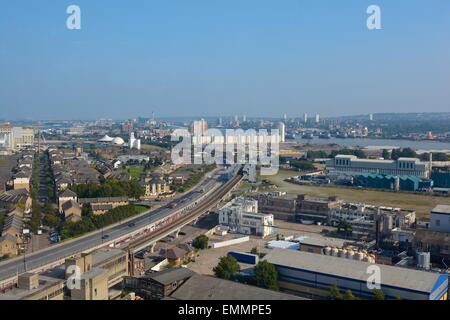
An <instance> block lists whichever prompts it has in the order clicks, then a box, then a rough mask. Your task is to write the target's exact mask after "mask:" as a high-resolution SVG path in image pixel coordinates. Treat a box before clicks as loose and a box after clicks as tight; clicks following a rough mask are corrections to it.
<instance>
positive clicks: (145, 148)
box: [141, 144, 165, 152]
mask: <svg viewBox="0 0 450 320" xmlns="http://www.w3.org/2000/svg"><path fill="white" fill-rule="evenodd" d="M141 150H143V151H150V152H152V151H158V152H161V151H165V149H164V148H161V147H158V146H154V145H151V144H142V145H141Z"/></svg>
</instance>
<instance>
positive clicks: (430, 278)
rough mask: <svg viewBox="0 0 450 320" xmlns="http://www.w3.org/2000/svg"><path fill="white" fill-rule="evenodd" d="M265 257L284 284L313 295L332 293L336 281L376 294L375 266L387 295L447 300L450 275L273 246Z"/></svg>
mask: <svg viewBox="0 0 450 320" xmlns="http://www.w3.org/2000/svg"><path fill="white" fill-rule="evenodd" d="M264 260H266V261H267V262H269V263H271V264H273V265H274V266H275V268H276V269H277V271H278V279H279V282H278V283H279V285H280V287H281V288H283V289H286V290H290V291H297V292H301V293H303V294H308V295H311V296H328V295H329V290H330V287H331V286H333V285H335V286H337V287H338V288H339V289H340V290H341V291H342V292H345V291H346V290H351V291H352V293H353V294H354V295H356V296H358V297H362V298H369V299H371V298H372V297H373V287H372V286H373V285H375V284H376V283H374V282H373V277H371V276H372V275H373V273H374V271H373V270H379V272H380V275H381V277H380V279H379V280H380V283H378V284H376V285H379V288H380V289H381V290H382V291H383V293H384V294H385V297H386V299H397V298H401V299H406V300H447V297H448V294H447V292H448V275H447V274H440V273H434V272H426V271H419V270H413V269H408V268H400V267H393V266H388V265H380V264H374V263H371V262H364V261H358V260H354V259H343V258H339V257H335V256H330V255H321V254H316V253H309V252H303V251H296V250H286V249H273V250H271V251H270V252H269V253H268V254H267V255H266V256H265V257H264Z"/></svg>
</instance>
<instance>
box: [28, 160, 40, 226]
mask: <svg viewBox="0 0 450 320" xmlns="http://www.w3.org/2000/svg"><path fill="white" fill-rule="evenodd" d="M40 167H41V161H40V158H39V153H35V154H34V160H33V172H32V176H31V192H30V193H31V199H32V204H31V219H30V222H29V226H30V230H31V232H33V233H37V231H38V229H39V227H40V225H41V218H42V212H41V206H40V204H39V202H38V194H39V185H40V175H39V173H40Z"/></svg>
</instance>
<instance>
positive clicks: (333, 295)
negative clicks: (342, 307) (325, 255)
mask: <svg viewBox="0 0 450 320" xmlns="http://www.w3.org/2000/svg"><path fill="white" fill-rule="evenodd" d="M372 294H373V300H385V299H386V297H385V295H384V292H383V291H382V290H380V289H374V290H372ZM328 298H329V299H330V300H358V298H357V297H355V296H354V295H353V292H352V291H351V290H347V291H345V292H344V293H342V292H341V291H340V290H339V288H338V287H337V286H336V285H333V286H331V287H330V292H329V295H328ZM398 299H400V298H398Z"/></svg>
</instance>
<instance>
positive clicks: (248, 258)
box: [228, 251, 259, 264]
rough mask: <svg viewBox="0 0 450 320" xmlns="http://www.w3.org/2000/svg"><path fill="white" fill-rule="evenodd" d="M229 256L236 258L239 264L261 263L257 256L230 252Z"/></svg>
mask: <svg viewBox="0 0 450 320" xmlns="http://www.w3.org/2000/svg"><path fill="white" fill-rule="evenodd" d="M228 255H229V256H231V257H233V258H235V259H236V260H237V261H238V262H242V263H248V264H257V263H258V262H259V256H258V255H256V254H251V253H246V252H237V251H230V252H228Z"/></svg>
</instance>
